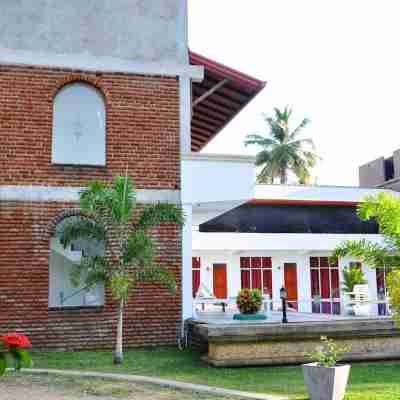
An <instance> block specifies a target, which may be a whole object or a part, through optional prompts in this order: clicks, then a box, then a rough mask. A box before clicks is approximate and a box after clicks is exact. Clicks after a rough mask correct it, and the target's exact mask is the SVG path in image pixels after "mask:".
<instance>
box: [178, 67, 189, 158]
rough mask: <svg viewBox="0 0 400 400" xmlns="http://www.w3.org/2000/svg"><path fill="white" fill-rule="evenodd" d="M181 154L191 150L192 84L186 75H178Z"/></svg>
mask: <svg viewBox="0 0 400 400" xmlns="http://www.w3.org/2000/svg"><path fill="white" fill-rule="evenodd" d="M179 97H180V110H179V118H180V140H181V146H180V147H181V154H184V153H187V152H190V150H191V124H192V107H191V104H192V85H191V81H190V78H189V77H188V76H184V75H182V76H180V77H179Z"/></svg>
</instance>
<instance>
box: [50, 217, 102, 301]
mask: <svg viewBox="0 0 400 400" xmlns="http://www.w3.org/2000/svg"><path fill="white" fill-rule="evenodd" d="M76 218H79V217H78V216H75V217H69V218H65V219H64V220H63V221H61V222H60V223H59V224H58V225H57V228H56V234H55V235H54V237H53V238H52V239H51V242H50V250H51V252H50V259H49V307H50V308H61V307H91V306H100V305H103V304H104V285H103V284H102V283H99V284H97V285H96V286H95V287H90V288H88V287H86V285H85V279H84V277H82V276H81V283H80V284H79V285H76V284H73V283H72V279H71V278H72V275H71V273H73V271H74V268H76V266H77V265H79V263H80V262H81V259H82V256H83V255H87V256H96V255H102V254H103V253H104V244H103V243H101V242H97V241H95V240H79V241H76V242H74V243H73V244H72V245H71V246H70V247H68V248H66V249H65V248H64V247H63V246H62V245H61V243H60V230H61V228H62V225H63V224H65V223H66V222H68V221H71V219H76Z"/></svg>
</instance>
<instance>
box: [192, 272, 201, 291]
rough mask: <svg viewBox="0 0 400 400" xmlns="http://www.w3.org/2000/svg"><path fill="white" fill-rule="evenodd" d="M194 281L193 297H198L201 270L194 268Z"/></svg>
mask: <svg viewBox="0 0 400 400" xmlns="http://www.w3.org/2000/svg"><path fill="white" fill-rule="evenodd" d="M192 282H193V298H195V297H196V294H197V291H198V290H199V287H200V270H199V269H194V270H192Z"/></svg>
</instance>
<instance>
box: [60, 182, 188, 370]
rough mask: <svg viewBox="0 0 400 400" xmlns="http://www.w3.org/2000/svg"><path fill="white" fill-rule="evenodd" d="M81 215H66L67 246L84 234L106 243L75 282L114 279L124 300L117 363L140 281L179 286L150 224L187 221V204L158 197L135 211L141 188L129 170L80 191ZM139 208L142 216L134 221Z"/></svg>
mask: <svg viewBox="0 0 400 400" xmlns="http://www.w3.org/2000/svg"><path fill="white" fill-rule="evenodd" d="M80 208H81V211H82V217H81V218H77V219H76V218H75V219H73V220H71V221H68V220H67V221H66V223H65V224H64V225H63V226H62V229H61V232H60V241H61V243H62V244H63V246H64V247H67V246H70V245H71V244H72V243H73V242H74V241H76V240H80V239H86V240H94V241H96V242H97V243H103V244H104V249H105V250H104V253H103V255H101V256H99V255H96V256H89V255H83V257H82V260H81V262H80V264H79V265H76V268H75V269H74V271H73V272H72V273H71V280H72V282H73V283H74V282H75V285H77V286H78V285H79V283H80V282H81V281H82V280H83V281H84V285H85V286H86V287H87V288H90V287H93V286H94V285H96V284H97V283H99V282H102V283H105V284H106V285H107V284H108V285H109V287H110V288H111V292H112V295H113V297H114V298H115V300H116V301H118V305H119V306H118V318H117V320H118V324H117V337H116V343H115V352H114V363H116V364H121V363H122V361H123V317H124V306H125V304H126V303H127V302H128V299H129V293H130V291H131V289H132V288H133V286H134V285H136V284H138V283H139V282H143V281H157V282H160V283H161V284H164V285H165V286H167V287H168V289H169V290H170V292H171V293H172V294H175V292H176V281H175V276H174V274H173V273H171V272H170V271H168V269H166V268H165V267H163V266H160V265H157V264H156V263H155V261H154V256H155V246H154V243H153V240H152V238H151V236H150V235H149V229H151V228H153V227H155V226H158V225H160V224H162V223H173V224H177V225H180V226H181V225H183V223H184V216H183V213H182V210H181V209H179V208H178V207H177V206H175V205H173V204H163V203H158V204H155V205H150V206H147V207H145V208H144V209H143V211H142V212H141V213H137V212H135V209H136V191H135V189H134V185H133V182H132V180H131V179H130V178H128V177H127V176H125V177H122V176H117V177H116V178H115V180H114V182H113V183H112V184H106V183H103V182H93V183H91V184H90V185H89V186H88V188H87V189H86V190H84V191H83V192H82V193H81V195H80ZM134 214H135V217H136V216H137V218H135V221H136V222H133V215H134Z"/></svg>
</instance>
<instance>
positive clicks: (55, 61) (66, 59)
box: [0, 47, 204, 81]
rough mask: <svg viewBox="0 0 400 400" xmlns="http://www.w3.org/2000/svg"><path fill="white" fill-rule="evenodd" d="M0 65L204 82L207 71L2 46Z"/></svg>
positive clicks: (182, 65)
mask: <svg viewBox="0 0 400 400" xmlns="http://www.w3.org/2000/svg"><path fill="white" fill-rule="evenodd" d="M0 65H13V66H38V67H45V68H64V69H71V70H81V71H88V72H112V73H126V74H137V75H160V76H182V75H184V76H187V77H189V78H191V79H193V80H195V81H202V80H203V78H204V68H203V67H201V66H194V65H184V64H178V63H137V62H134V61H129V60H123V59H119V58H114V57H93V56H91V55H89V54H77V55H64V54H57V55H55V54H46V53H40V52H32V51H22V50H18V51H15V50H10V49H7V48H4V47H0Z"/></svg>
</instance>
